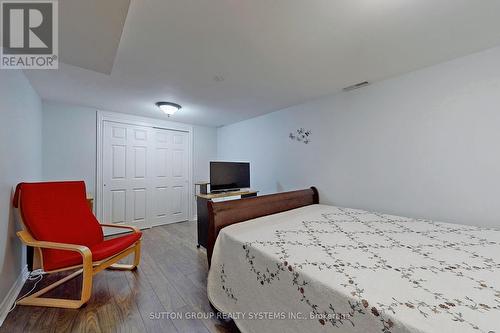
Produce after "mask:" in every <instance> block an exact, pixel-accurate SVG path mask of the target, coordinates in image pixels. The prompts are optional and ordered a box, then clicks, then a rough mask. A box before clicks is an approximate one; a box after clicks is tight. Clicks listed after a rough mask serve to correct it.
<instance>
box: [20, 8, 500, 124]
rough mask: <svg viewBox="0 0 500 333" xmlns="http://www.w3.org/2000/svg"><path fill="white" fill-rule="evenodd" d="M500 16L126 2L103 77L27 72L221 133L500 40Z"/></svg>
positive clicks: (54, 89) (102, 102) (47, 83)
mask: <svg viewBox="0 0 500 333" xmlns="http://www.w3.org/2000/svg"><path fill="white" fill-rule="evenodd" d="M64 1H69V0H61V2H64ZM79 1H81V0H79ZM114 1H118V2H120V3H123V1H122V0H114ZM101 2H103V1H101ZM96 9H97V8H94V10H93V11H82V10H78V11H76V10H75V11H74V12H68V11H64V15H68V16H69V17H66V18H65V19H64V20H63V21H64V22H71V21H72V20H73V17H75V18H76V17H77V16H78V15H81V14H82V12H83V13H84V14H85V15H86V16H88V18H87V19H88V22H92V20H93V17H91V16H92V13H94V15H95V16H99V15H102V13H100V12H99V10H96ZM498 13H500V1H499V0H481V1H478V0H307V1H304V0H273V1H269V0H210V1H199V0H132V1H131V3H130V8H129V10H128V15H127V17H126V21H125V26H124V28H123V34H122V36H121V41H120V44H119V47H118V51H117V53H116V58H115V61H114V65H113V68H112V72H111V75H108V74H104V73H99V72H96V71H91V70H86V69H83V68H80V67H76V66H71V65H67V64H60V69H59V70H31V71H26V73H27V76H28V77H29V79H30V81H31V82H32V84H33V86H34V87H35V89H36V90H37V91H38V92H39V93H40V95H41V96H42V97H43V98H44V99H48V100H58V101H63V102H68V103H74V104H81V105H87V106H92V107H96V108H100V109H105V110H112V111H119V112H126V113H133V114H138V115H143V116H153V117H164V116H162V115H161V114H160V112H159V111H158V110H157V109H156V107H155V106H154V103H155V102H157V101H171V102H176V103H179V104H181V105H182V106H183V109H182V110H181V111H180V112H178V113H177V114H175V115H174V116H173V117H172V118H171V120H175V121H181V122H187V123H193V124H201V125H212V126H220V125H224V124H229V123H233V122H237V121H240V120H244V119H248V118H251V117H254V116H257V115H261V114H264V113H268V112H271V111H275V110H278V109H281V108H284V107H287V106H290V105H294V104H299V103H302V102H305V101H307V100H310V99H314V98H317V97H320V96H323V95H327V94H331V93H335V92H338V91H340V90H341V89H342V88H343V87H345V86H348V85H351V84H354V83H357V82H360V81H365V80H368V81H378V80H382V79H384V78H388V77H392V76H395V75H399V74H402V73H405V72H409V71H413V70H415V69H418V68H422V67H426V66H429V65H432V64H436V63H439V62H443V61H446V60H448V59H452V58H456V57H459V56H462V55H467V54H470V53H473V52H476V51H479V50H483V49H486V48H490V47H493V46H496V45H499V44H500V19H499V14H498ZM115 28H116V27H115ZM60 29H65V27H64V26H62V25H61V27H60ZM88 29H89V33H93V34H94V35H99V30H98V29H104V26H103V25H101V26H97V27H94V26H93V25H92V23H89V25H88ZM96 32H97V33H96ZM75 38H76V39H75V41H78V39H79V38H80V37H79V35H78V34H75ZM114 38H115V40H116V34H115V35H114ZM111 39H112V38H111ZM66 47H68V48H70V49H69V50H64V48H66ZM60 49H61V53H62V54H64V53H69V54H71V53H73V54H75V53H81V54H80V60H78V61H74V63H76V64H78V63H83V62H84V61H82V60H81V59H90V60H91V61H90V62H92V61H93V62H99V57H96V55H101V50H100V48H98V47H87V46H85V47H80V46H79V43H70V44H62V43H61V46H60ZM106 56H109V52H108V53H106ZM80 66H83V67H86V68H94V69H97V70H99V68H101V67H99V66H98V65H96V66H92V64H88V63H87V64H85V65H80ZM102 68H104V70H101V71H102V72H106V70H105V67H102ZM216 77H217V79H216ZM221 77H222V78H223V80H220V79H221Z"/></svg>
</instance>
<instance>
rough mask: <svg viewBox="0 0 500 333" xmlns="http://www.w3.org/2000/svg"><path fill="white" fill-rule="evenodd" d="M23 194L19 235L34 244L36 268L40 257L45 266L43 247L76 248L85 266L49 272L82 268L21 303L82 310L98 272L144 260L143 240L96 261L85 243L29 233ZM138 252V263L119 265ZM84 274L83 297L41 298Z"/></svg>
mask: <svg viewBox="0 0 500 333" xmlns="http://www.w3.org/2000/svg"><path fill="white" fill-rule="evenodd" d="M20 197H21V196H19V205H18V207H19V208H18V209H17V211H18V216H19V219H20V221H21V223H22V225H23V230H22V231H19V232H17V236H18V237H19V239H20V240H21V241H22V242H23V244H25V245H26V246H31V247H34V248H35V250H36V251H35V255H34V257H35V258H34V265H33V266H34V267H33V268H35V259H36V258H37V259H38V260H37V267H40V268H43V254H42V249H56V250H64V251H74V252H78V253H80V255H81V256H82V259H83V262H82V264H81V265H76V266H71V267H65V268H62V269H57V270H52V271H46V273H55V272H62V271H67V270H72V269H78V270H77V271H76V272H73V273H71V274H70V275H68V276H66V277H64V278H62V279H61V280H58V281H56V282H54V283H53V284H51V285H49V286H47V287H45V288H43V289H41V290H39V291H37V292H36V293H34V294H31V295H29V296H26V297H25V298H22V299H21V300H19V301H18V302H17V304H19V305H32V306H46V307H56V308H67V309H78V308H80V307H81V306H82V305H84V304H85V303H87V302H88V301H89V299H90V296H91V293H92V278H93V276H94V275H95V274H97V273H99V272H101V271H102V270H104V269H119V270H134V269H135V268H136V267H137V266H138V265H139V262H140V259H141V239H139V240H138V241H137V242H135V243H134V244H133V245H131V246H129V247H128V248H126V249H125V250H123V251H121V252H119V253H117V254H115V255H114V256H111V257H109V258H106V259H104V260H101V261H96V262H92V252H91V251H90V249H89V248H88V247H86V246H83V245H76V244H66V243H56V242H47V241H38V240H36V239H35V238H33V236H32V235H31V234H30V233H29V231H28V230H27V228H26V226H25V224H24V221H23V219H22V216H21V214H20V212H19V211H20V207H21V205H20V201H21V200H20ZM101 226H102V227H109V228H122V229H129V230H130V231H133V232H139V229H138V228H136V227H133V226H125V225H114V224H101ZM132 252H133V253H134V262H133V264H130V265H127V264H118V263H117V262H118V261H120V260H121V259H123V258H125V257H126V256H128V255H129V254H131V253H132ZM80 274H83V282H82V293H81V295H80V299H78V300H71V299H60V298H47V297H40V296H42V295H43V294H46V293H47V292H49V291H51V290H53V289H54V288H56V287H58V286H60V285H61V284H63V283H65V282H67V281H69V280H71V279H73V278H75V277H77V276H78V275H80Z"/></svg>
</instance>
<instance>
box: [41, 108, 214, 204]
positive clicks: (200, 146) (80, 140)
mask: <svg viewBox="0 0 500 333" xmlns="http://www.w3.org/2000/svg"><path fill="white" fill-rule="evenodd" d="M96 147H97V135H96V109H93V108H88V107H83V106H77V105H70V104H64V103H59V102H47V101H44V102H43V177H44V179H45V180H81V179H83V180H85V183H86V185H87V192H88V193H91V194H94V192H95V180H96ZM193 150H194V151H193V181H198V180H207V179H208V173H209V161H210V160H213V159H215V158H216V156H217V130H216V128H212V127H203V126H193ZM193 201H194V200H193Z"/></svg>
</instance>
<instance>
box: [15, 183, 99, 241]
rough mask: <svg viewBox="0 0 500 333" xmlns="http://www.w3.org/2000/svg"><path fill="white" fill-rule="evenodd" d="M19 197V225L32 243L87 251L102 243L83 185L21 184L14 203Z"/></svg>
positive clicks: (97, 224) (97, 223)
mask: <svg viewBox="0 0 500 333" xmlns="http://www.w3.org/2000/svg"><path fill="white" fill-rule="evenodd" d="M19 195H20V199H21V207H20V209H21V215H22V217H23V222H24V224H25V225H26V228H27V229H28V231H29V232H30V234H31V235H32V236H33V238H35V239H36V240H40V241H50V242H58V243H69V244H79V245H85V246H87V247H90V246H92V245H95V244H98V243H100V242H102V241H103V239H104V235H103V233H102V227H101V226H100V225H99V222H98V221H97V219H96V218H95V216H94V214H93V213H92V211H91V210H90V208H89V206H88V203H87V194H86V190H85V183H84V182H83V181H78V182H47V183H21V184H19V185H18V186H17V189H16V195H15V197H14V200H17V199H18V198H19ZM16 205H17V204H16Z"/></svg>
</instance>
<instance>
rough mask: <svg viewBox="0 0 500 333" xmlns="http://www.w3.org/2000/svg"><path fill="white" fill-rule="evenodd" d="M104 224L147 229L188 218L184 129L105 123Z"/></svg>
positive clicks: (186, 143) (103, 162) (187, 158)
mask: <svg viewBox="0 0 500 333" xmlns="http://www.w3.org/2000/svg"><path fill="white" fill-rule="evenodd" d="M103 127H104V131H103V134H104V137H103V150H102V152H103V158H102V174H103V188H102V193H103V208H102V212H103V223H117V224H129V225H135V226H137V227H139V228H147V227H151V226H155V225H161V224H167V223H172V222H180V221H185V220H187V219H188V170H189V169H188V167H189V166H188V160H189V157H188V136H187V135H188V134H187V133H185V132H180V131H171V130H163V129H155V128H151V127H143V126H136V125H130V124H122V123H115V122H109V121H105V122H104V126H103Z"/></svg>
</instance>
